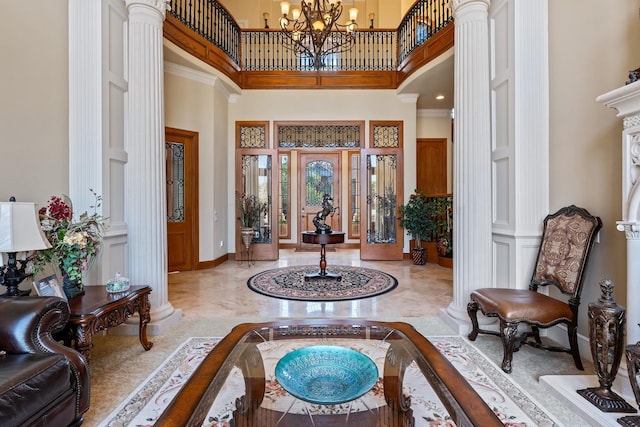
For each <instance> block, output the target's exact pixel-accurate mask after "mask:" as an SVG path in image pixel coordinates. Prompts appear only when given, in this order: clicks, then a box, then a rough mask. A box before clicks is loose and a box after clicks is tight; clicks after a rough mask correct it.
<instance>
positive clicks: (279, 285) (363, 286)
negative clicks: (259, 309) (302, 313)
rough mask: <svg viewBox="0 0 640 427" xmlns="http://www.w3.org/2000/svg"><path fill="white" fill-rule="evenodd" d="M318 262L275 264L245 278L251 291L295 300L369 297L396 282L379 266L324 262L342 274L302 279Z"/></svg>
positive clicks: (314, 269)
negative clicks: (294, 265)
mask: <svg viewBox="0 0 640 427" xmlns="http://www.w3.org/2000/svg"><path fill="white" fill-rule="evenodd" d="M319 270H320V269H319V268H318V266H312V265H302V266H296V267H284V268H276V269H273V270H266V271H263V272H261V273H258V274H256V275H255V276H253V277H251V278H250V279H249V280H248V281H247V286H249V289H251V290H252V291H254V292H257V293H259V294H262V295H266V296H268V297H273V298H281V299H288V300H298V301H344V300H353V299H360V298H369V297H373V296H376V295H381V294H384V293H385V292H389V291H390V290H392V289H394V288H395V287H396V286H398V281H397V280H396V278H395V277H393V276H391V275H390V274H387V273H384V272H382V271H379V270H373V269H371V268H363V267H351V266H348V265H334V266H328V267H327V272H328V273H335V274H339V275H340V276H342V280H336V279H334V278H313V279H311V280H305V275H307V274H313V273H316V272H318V271H319Z"/></svg>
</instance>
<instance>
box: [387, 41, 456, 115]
mask: <svg viewBox="0 0 640 427" xmlns="http://www.w3.org/2000/svg"><path fill="white" fill-rule="evenodd" d="M453 66H454V61H453V52H452V51H450V52H447V53H444V54H443V55H441V56H440V57H438V58H436V59H435V60H434V61H432V62H431V63H429V64H427V65H425V66H424V67H423V69H422V70H418V71H417V72H416V73H415V74H414V75H412V76H411V77H410V78H409V79H408V80H409V81H408V82H405V83H403V84H402V85H401V86H400V88H399V90H398V92H399V93H416V94H418V95H419V97H418V109H419V110H423V109H429V110H431V109H436V110H442V109H446V110H450V109H452V108H453ZM438 95H443V96H444V99H442V100H437V99H436V96H438Z"/></svg>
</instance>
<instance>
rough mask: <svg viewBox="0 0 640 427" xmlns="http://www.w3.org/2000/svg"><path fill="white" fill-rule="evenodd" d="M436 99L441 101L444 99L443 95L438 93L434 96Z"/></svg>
mask: <svg viewBox="0 0 640 427" xmlns="http://www.w3.org/2000/svg"><path fill="white" fill-rule="evenodd" d="M436 99H437V100H438V101H442V100H443V99H444V95H438V96H436Z"/></svg>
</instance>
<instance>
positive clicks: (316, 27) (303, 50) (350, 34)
mask: <svg viewBox="0 0 640 427" xmlns="http://www.w3.org/2000/svg"><path fill="white" fill-rule="evenodd" d="M290 7H291V4H290V3H289V2H286V1H283V2H281V3H280V11H281V12H282V18H280V28H281V29H282V32H283V33H284V34H285V35H286V36H287V37H288V38H289V39H290V41H291V43H290V45H285V46H287V47H288V48H290V49H291V50H293V51H294V52H295V53H296V55H298V56H302V57H304V56H308V57H311V58H313V66H314V68H315V69H316V70H319V69H320V68H322V66H323V65H324V59H325V58H326V57H327V56H328V55H331V54H334V53H340V52H345V51H348V50H350V49H351V48H352V47H353V45H354V44H355V36H354V33H355V32H356V31H357V30H358V24H356V19H357V18H358V9H356V8H355V7H354V8H351V9H349V21H348V22H347V23H346V24H344V25H342V24H338V19H339V18H340V15H342V2H341V0H302V3H301V9H298V8H294V9H291V18H289V9H290Z"/></svg>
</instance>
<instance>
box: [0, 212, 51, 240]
mask: <svg viewBox="0 0 640 427" xmlns="http://www.w3.org/2000/svg"><path fill="white" fill-rule="evenodd" d="M50 247H51V244H50V243H49V241H48V240H47V238H46V236H45V235H44V233H43V231H42V228H41V227H40V219H39V218H38V212H37V210H36V204H35V203H29V202H0V252H27V251H37V250H42V249H48V248H50Z"/></svg>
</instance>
